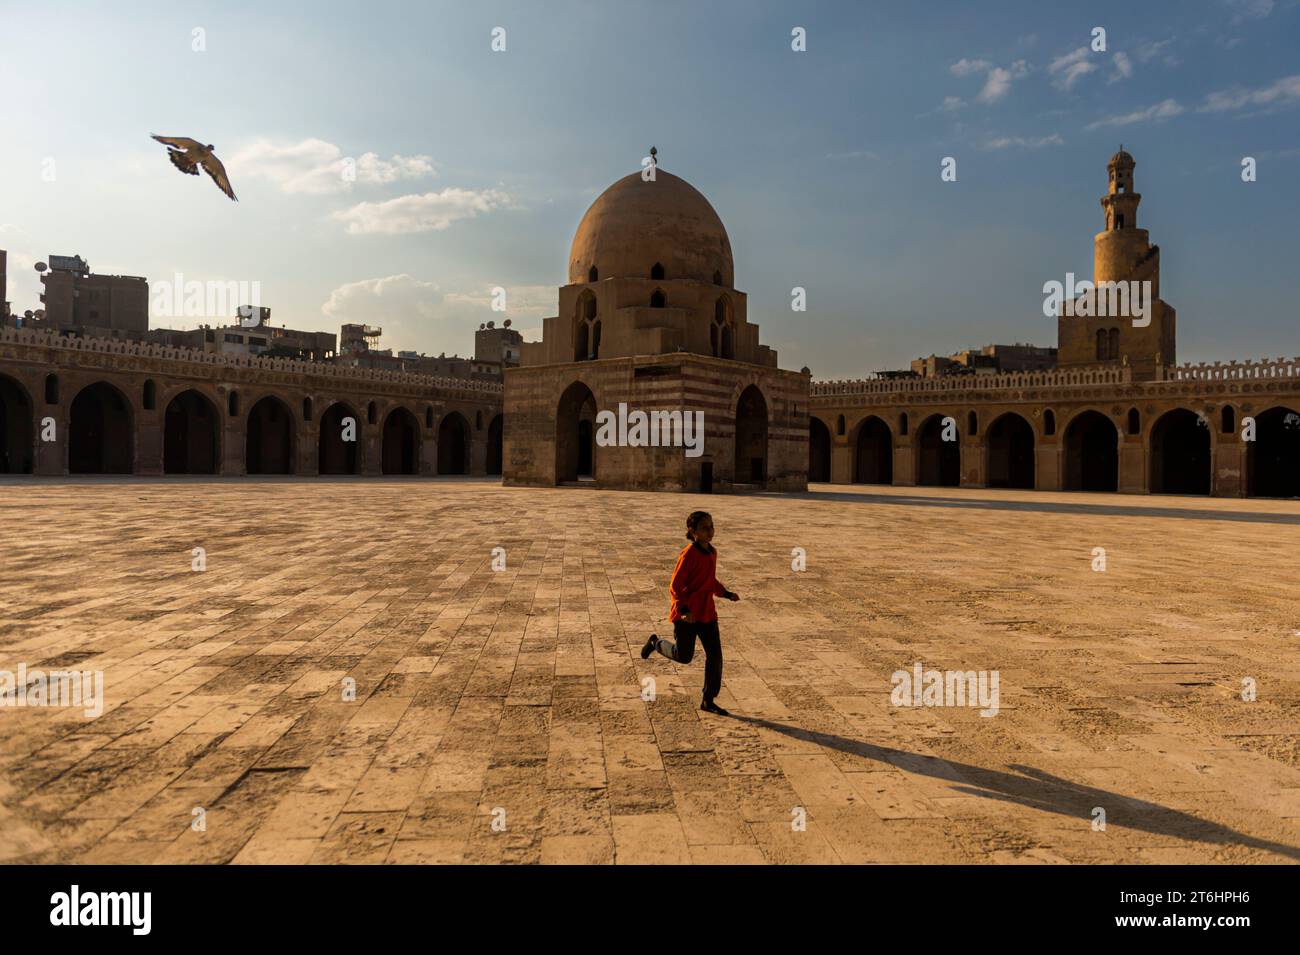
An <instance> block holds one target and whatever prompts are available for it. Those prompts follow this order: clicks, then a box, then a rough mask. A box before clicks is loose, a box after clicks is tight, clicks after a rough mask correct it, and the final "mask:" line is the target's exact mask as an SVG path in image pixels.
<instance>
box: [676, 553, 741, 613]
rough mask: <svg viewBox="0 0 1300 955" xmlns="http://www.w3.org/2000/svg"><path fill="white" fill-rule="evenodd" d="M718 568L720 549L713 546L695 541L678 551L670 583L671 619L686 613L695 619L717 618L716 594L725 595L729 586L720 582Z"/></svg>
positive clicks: (718, 595)
mask: <svg viewBox="0 0 1300 955" xmlns="http://www.w3.org/2000/svg"><path fill="white" fill-rule="evenodd" d="M717 568H718V552H717V551H716V550H714V549H713V548H712V547H710V548H709V549H708V551H707V552H706V551H705V550H703V549H702V548H700V547H697V546H695V544H694V543H690V544H687V545H686V547H685V549H684V550H682V552H681V553H680V554H678V555H677V566H676V567H674V568H673V579H672V581H671V582H670V583H669V584H668V592H669V593H671V594H672V597H673V605H672V608H671V609H670V610H669V611H668V619H669V620H672V621H673V622H674V623H676V622H677V621H678V620H681V619H682V614H683V613H690V615H691V619H692V620H694V621H695V622H696V623H712V622H713V621H715V620H717V619H718V611H717V610H716V609H715V608H714V606H713V598H714V597H715V596H717V597H721V596H723V595H724V594H725V593H727V588H726V587H724V586H722V584H720V583H718V578H717V576H716V572H717Z"/></svg>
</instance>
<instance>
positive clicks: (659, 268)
mask: <svg viewBox="0 0 1300 955" xmlns="http://www.w3.org/2000/svg"><path fill="white" fill-rule="evenodd" d="M650 278H652V279H653V280H654V281H656V282H662V281H663V279H664V267H663V264H662V263H660V262H656V263H655V264H654V265H652V266H650Z"/></svg>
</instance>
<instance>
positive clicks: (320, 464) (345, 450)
mask: <svg viewBox="0 0 1300 955" xmlns="http://www.w3.org/2000/svg"><path fill="white" fill-rule="evenodd" d="M360 443H361V422H360V419H359V418H357V413H356V412H355V411H354V410H353V409H352V407H351V406H350V405H347V404H344V403H343V402H342V401H336V402H335V403H334V404H332V405H330V406H329V407H328V408H326V409H325V413H324V414H323V415H321V416H320V435H319V437H318V440H317V451H316V471H317V473H319V474H356V473H358V471H359V470H360V469H359V467H358V465H359V464H360V463H361V461H360V459H361V455H360V453H359V452H358V450H357V448H358V447H359V445H360Z"/></svg>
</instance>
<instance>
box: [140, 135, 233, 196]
mask: <svg viewBox="0 0 1300 955" xmlns="http://www.w3.org/2000/svg"><path fill="white" fill-rule="evenodd" d="M153 138H154V139H156V140H158V142H160V143H162V144H163V145H164V146H166V147H167V158H168V159H170V160H171V161H172V165H173V166H175V167H176V168H177V169H179V170H180V171H181V172H183V173H185V174H187V175H190V176H197V175H198V174H199V166H202V167H203V171H204V172H206V173H207V174H208V175H209V176H211V177H212V181H213V182H215V183H216V184H217V188H218V189H220V190H221V191H222V192H224V193H225V194H226V195H228V196H229V197H230V198H231V199H235V190H234V189H232V188H230V177H229V176H227V175H226V167H225V166H223V165H221V160H220V159H218V158H217V157H216V155H215V154H214V153H213V152H212V149H213V147H212V146H211V145H208V146H204V145H203V144H202V143H199V142H196V141H195V140H193V139H187V138H186V137H184V136H154V137H153ZM235 201H236V202H238V201H239V200H238V199H235Z"/></svg>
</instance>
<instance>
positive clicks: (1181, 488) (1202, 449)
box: [1151, 408, 1210, 494]
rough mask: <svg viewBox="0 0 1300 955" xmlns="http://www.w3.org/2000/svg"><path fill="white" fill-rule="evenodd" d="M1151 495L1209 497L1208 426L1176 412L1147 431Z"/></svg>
mask: <svg viewBox="0 0 1300 955" xmlns="http://www.w3.org/2000/svg"><path fill="white" fill-rule="evenodd" d="M1151 493H1152V494H1209V493H1210V423H1209V421H1207V420H1204V419H1202V418H1198V417H1197V416H1196V413H1195V412H1192V411H1188V410H1187V409H1186V408H1176V409H1175V410H1173V411H1170V412H1168V413H1167V414H1164V415H1161V416H1160V420H1159V421H1157V422H1156V423H1155V425H1154V426H1153V427H1152V428H1151Z"/></svg>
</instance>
